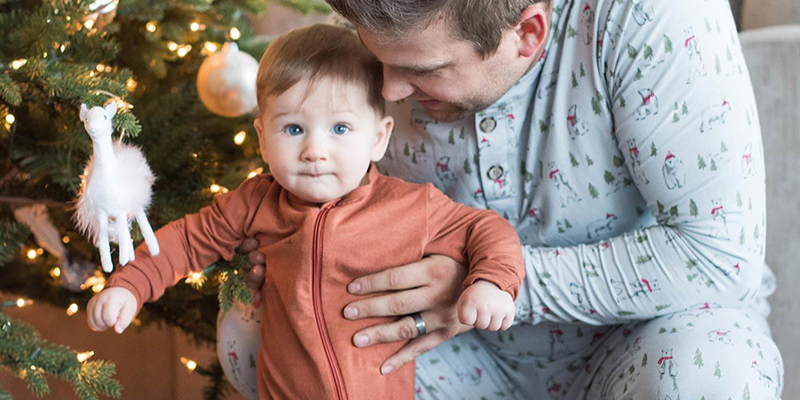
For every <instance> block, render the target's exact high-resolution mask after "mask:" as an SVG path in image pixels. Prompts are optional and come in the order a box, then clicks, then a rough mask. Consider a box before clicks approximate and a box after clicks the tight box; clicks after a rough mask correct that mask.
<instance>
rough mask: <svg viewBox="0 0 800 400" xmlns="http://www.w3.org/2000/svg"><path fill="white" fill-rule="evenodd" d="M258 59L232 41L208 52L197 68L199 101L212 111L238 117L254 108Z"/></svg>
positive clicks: (225, 115)
mask: <svg viewBox="0 0 800 400" xmlns="http://www.w3.org/2000/svg"><path fill="white" fill-rule="evenodd" d="M257 74H258V61H256V59H255V58H253V56H251V55H250V54H247V53H245V52H243V51H239V46H237V45H236V43H234V42H228V43H225V44H224V45H223V46H222V50H220V51H219V52H218V53H216V54H213V55H211V56H209V57H208V58H207V59H206V60H205V61H203V64H202V65H200V70H199V71H198V72H197V92H198V93H199V94H200V101H202V102H203V105H205V106H206V108H208V110H209V111H211V112H213V113H214V114H217V115H220V116H223V117H238V116H241V115H244V114H247V113H248V112H250V111H252V110H253V109H254V108H256V105H257V99H256V75H257Z"/></svg>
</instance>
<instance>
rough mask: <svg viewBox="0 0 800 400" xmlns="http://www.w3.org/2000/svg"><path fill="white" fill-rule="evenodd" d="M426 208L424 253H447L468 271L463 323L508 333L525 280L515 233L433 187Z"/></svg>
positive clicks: (462, 298) (490, 213) (484, 212)
mask: <svg viewBox="0 0 800 400" xmlns="http://www.w3.org/2000/svg"><path fill="white" fill-rule="evenodd" d="M426 206H427V210H428V235H429V242H428V244H427V245H426V247H425V254H442V255H445V256H448V257H450V258H452V259H454V260H456V261H458V262H460V263H462V264H467V265H468V267H469V273H468V274H467V277H466V279H465V280H464V283H463V287H464V291H463V293H462V294H461V296H460V297H459V300H458V317H459V321H461V323H462V324H465V325H470V326H474V327H476V328H479V329H489V330H491V331H496V330H498V329H504V330H505V329H507V328H508V327H509V326H511V323H512V322H513V320H514V313H515V307H514V297H516V295H517V292H518V291H519V286H520V283H521V282H522V279H523V277H524V276H525V268H524V264H523V261H522V249H521V246H520V242H519V236H518V235H517V232H516V230H514V227H512V226H511V225H510V224H509V223H508V221H506V220H504V219H503V218H502V217H500V216H499V215H498V214H497V213H496V212H494V211H489V210H479V209H476V208H471V207H467V206H465V205H463V204H459V203H456V202H454V201H452V200H450V199H449V198H448V197H447V196H446V195H445V194H443V193H442V192H440V191H439V190H438V189H436V188H434V187H433V186H432V185H430V186H429V196H428V202H427V205H426Z"/></svg>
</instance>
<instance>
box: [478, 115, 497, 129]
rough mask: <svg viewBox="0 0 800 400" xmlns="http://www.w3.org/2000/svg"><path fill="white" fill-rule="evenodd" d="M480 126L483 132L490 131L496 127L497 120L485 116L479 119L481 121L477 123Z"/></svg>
mask: <svg viewBox="0 0 800 400" xmlns="http://www.w3.org/2000/svg"><path fill="white" fill-rule="evenodd" d="M478 126H480V128H481V131H483V132H484V133H490V132H492V131H493V130H494V128H496V127H497V121H495V119H494V118H492V117H486V118H484V119H482V120H481V123H480V124H479V125H478Z"/></svg>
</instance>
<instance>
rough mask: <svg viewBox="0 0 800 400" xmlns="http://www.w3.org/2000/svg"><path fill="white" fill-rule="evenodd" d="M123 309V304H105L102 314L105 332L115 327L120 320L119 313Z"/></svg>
mask: <svg viewBox="0 0 800 400" xmlns="http://www.w3.org/2000/svg"><path fill="white" fill-rule="evenodd" d="M121 309H122V304H121V303H118V302H105V304H103V310H102V312H101V315H100V317H101V321H102V323H103V330H105V329H108V328H110V327H112V326H114V325H115V324H116V323H117V320H118V319H119V312H120V310H121Z"/></svg>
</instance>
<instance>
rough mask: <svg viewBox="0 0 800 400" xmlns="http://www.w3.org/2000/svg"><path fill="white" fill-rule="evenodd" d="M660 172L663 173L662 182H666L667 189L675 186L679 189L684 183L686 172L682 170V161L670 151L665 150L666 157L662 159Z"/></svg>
mask: <svg viewBox="0 0 800 400" xmlns="http://www.w3.org/2000/svg"><path fill="white" fill-rule="evenodd" d="M661 172H662V174H663V175H664V183H666V184H667V189H669V190H673V189H675V188H678V189H681V188H683V185H685V184H686V172H684V170H683V161H681V160H680V159H678V158H677V157H675V155H674V154H672V152H671V151H667V157H666V158H665V159H664V165H663V166H662V167H661Z"/></svg>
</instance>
